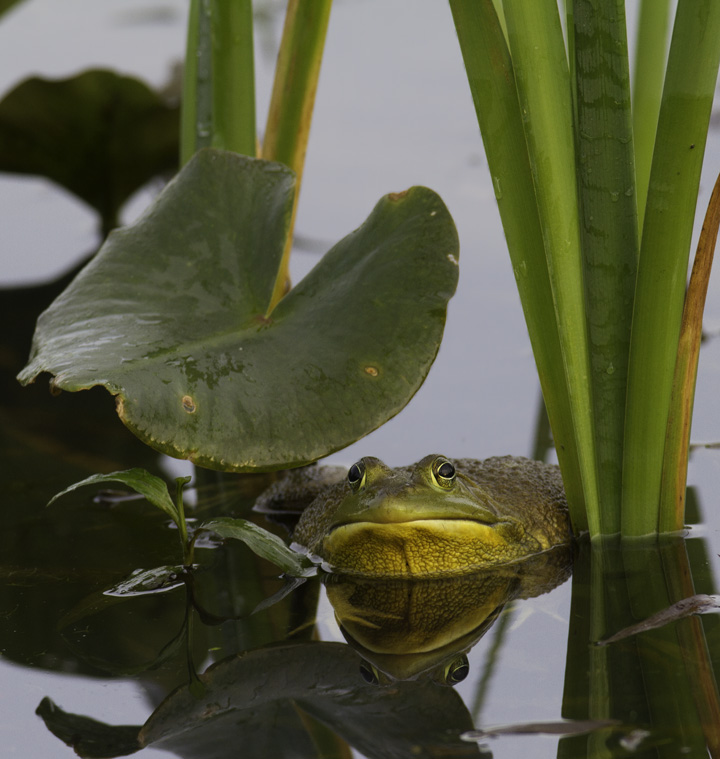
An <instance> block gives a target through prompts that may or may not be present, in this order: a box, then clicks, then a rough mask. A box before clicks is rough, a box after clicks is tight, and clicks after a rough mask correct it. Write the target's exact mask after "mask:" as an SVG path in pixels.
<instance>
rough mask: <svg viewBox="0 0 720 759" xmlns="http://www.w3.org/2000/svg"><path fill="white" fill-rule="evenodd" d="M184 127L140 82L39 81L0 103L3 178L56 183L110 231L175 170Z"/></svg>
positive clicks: (89, 76)
mask: <svg viewBox="0 0 720 759" xmlns="http://www.w3.org/2000/svg"><path fill="white" fill-rule="evenodd" d="M178 126H179V115H178V108H177V107H176V106H171V105H168V104H167V103H166V102H165V101H164V100H163V98H162V97H161V96H160V95H159V94H158V93H157V92H154V91H153V90H151V89H150V88H149V87H148V86H147V85H146V84H144V83H143V82H140V81H139V80H137V79H133V78H130V77H125V76H120V75H118V74H116V73H114V72H112V71H102V70H98V71H86V72H84V73H82V74H78V75H77V76H74V77H71V78H69V79H62V80H48V79H42V78H39V77H33V78H31V79H27V80H25V81H24V82H22V83H21V84H19V85H18V86H17V87H15V89H13V90H12V91H11V92H10V93H8V94H7V95H6V96H5V98H4V99H3V101H2V102H0V171H10V172H16V173H22V174H39V175H41V176H45V177H47V178H48V179H52V180H53V181H54V182H57V183H58V184H59V185H61V186H62V187H64V188H65V189H67V190H69V191H70V192H72V193H74V194H75V195H77V196H78V197H79V198H81V199H82V200H84V201H85V202H86V203H88V204H89V205H90V206H92V207H93V208H95V209H96V210H97V211H98V213H99V214H100V215H101V216H102V218H103V220H104V224H105V227H106V228H109V227H111V226H112V225H113V224H114V222H115V218H116V216H117V213H118V211H119V209H120V207H121V206H122V204H123V203H124V202H125V201H126V200H127V199H128V198H129V197H130V195H132V193H134V192H135V191H137V190H138V189H139V188H140V187H142V186H143V185H144V184H146V183H147V182H148V181H149V180H150V179H152V178H153V177H154V176H157V175H159V174H163V173H166V172H172V171H174V170H175V168H176V167H177V156H178Z"/></svg>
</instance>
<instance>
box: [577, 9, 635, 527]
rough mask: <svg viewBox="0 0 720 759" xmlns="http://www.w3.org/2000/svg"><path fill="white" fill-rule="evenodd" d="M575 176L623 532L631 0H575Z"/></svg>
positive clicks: (597, 395) (596, 372) (596, 388)
mask: <svg viewBox="0 0 720 759" xmlns="http://www.w3.org/2000/svg"><path fill="white" fill-rule="evenodd" d="M574 18H575V34H574V39H575V70H576V93H577V94H576V104H577V106H576V108H577V128H576V134H577V150H578V154H577V181H578V196H579V202H580V210H581V216H580V219H581V221H580V231H581V239H582V250H583V257H584V263H585V271H584V273H585V293H586V309H587V323H588V334H589V338H590V345H591V346H592V351H591V369H592V374H591V382H592V400H593V415H594V418H595V453H596V457H597V473H598V489H599V496H600V506H601V509H602V514H603V518H602V529H603V532H604V533H605V534H611V533H616V532H620V501H621V492H622V447H623V437H624V425H625V391H626V381H627V364H628V352H629V347H630V324H631V319H632V299H633V293H634V290H635V273H636V268H637V255H638V247H639V243H638V228H637V211H636V205H635V168H634V164H633V142H632V119H631V112H630V111H631V109H630V71H629V65H628V52H627V38H626V31H625V2H624V0H575V14H574Z"/></svg>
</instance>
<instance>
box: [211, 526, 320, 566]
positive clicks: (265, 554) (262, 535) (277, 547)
mask: <svg viewBox="0 0 720 759" xmlns="http://www.w3.org/2000/svg"><path fill="white" fill-rule="evenodd" d="M200 529H201V530H210V531H212V532H214V533H216V534H217V535H219V536H220V537H221V538H233V539H234V540H241V541H242V542H243V543H245V545H247V546H248V547H249V548H250V549H251V550H252V551H253V553H256V554H257V555H258V556H262V558H263V559H267V560H268V561H271V562H272V563H273V564H275V566H277V567H280V569H282V571H283V572H286V573H287V574H289V575H293V576H294V577H308V576H309V575H311V574H314V573H315V565H314V564H313V563H312V562H311V561H310V560H309V559H308V558H306V557H305V556H302V555H301V554H298V553H295V551H292V550H291V549H290V548H288V547H287V546H286V545H285V543H283V541H282V540H281V539H280V538H279V537H278V536H277V535H273V533H271V532H268V531H267V530H264V529H263V528H262V527H258V526H257V525H256V524H253V523H252V522H248V521H247V519H232V518H231V517H219V518H218V519H211V520H210V521H209V522H203V524H201V525H200Z"/></svg>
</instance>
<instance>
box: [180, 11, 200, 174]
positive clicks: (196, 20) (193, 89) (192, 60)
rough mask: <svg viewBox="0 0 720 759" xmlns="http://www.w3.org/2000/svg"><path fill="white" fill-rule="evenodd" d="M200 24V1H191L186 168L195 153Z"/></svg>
mask: <svg viewBox="0 0 720 759" xmlns="http://www.w3.org/2000/svg"><path fill="white" fill-rule="evenodd" d="M199 24H200V0H191V2H190V14H189V18H188V31H187V43H186V45H185V51H186V52H185V69H184V72H183V91H182V108H181V110H180V166H184V165H185V164H186V163H187V162H188V161H189V160H190V158H191V157H192V155H193V153H194V152H195V138H196V132H195V130H196V124H197V84H198V56H197V47H198V28H199Z"/></svg>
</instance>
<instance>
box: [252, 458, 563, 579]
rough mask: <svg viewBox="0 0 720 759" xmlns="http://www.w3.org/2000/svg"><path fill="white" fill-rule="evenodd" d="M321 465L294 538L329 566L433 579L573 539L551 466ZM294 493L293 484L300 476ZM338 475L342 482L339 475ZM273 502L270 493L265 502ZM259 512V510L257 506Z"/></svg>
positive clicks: (513, 461)
mask: <svg viewBox="0 0 720 759" xmlns="http://www.w3.org/2000/svg"><path fill="white" fill-rule="evenodd" d="M322 469H323V468H322V467H320V468H315V471H314V473H313V474H312V475H310V478H309V482H310V486H311V491H312V493H313V495H314V496H315V497H314V500H312V502H311V503H310V505H309V506H307V508H306V509H305V510H304V511H303V513H302V515H301V517H300V520H299V521H298V523H297V526H296V528H295V531H294V533H293V543H294V545H295V546H296V547H297V548H299V549H300V550H303V551H305V552H308V553H310V554H311V555H314V556H317V557H320V559H321V560H322V561H323V562H324V564H325V566H326V568H328V569H330V570H331V571H334V572H337V573H342V574H348V575H353V576H357V577H366V578H385V579H387V578H397V579H412V578H436V577H450V576H458V575H463V574H467V573H469V572H473V571H477V570H478V569H483V568H486V567H497V566H502V565H506V564H511V563H514V562H518V561H522V560H523V559H526V558H527V557H529V556H532V555H534V554H538V553H541V552H543V551H547V550H549V549H551V548H552V547H554V546H558V545H566V544H568V543H569V542H570V540H571V530H570V521H569V518H568V509H567V502H566V499H565V494H564V490H563V484H562V478H561V476H560V470H559V468H558V467H557V466H554V465H550V464H544V463H541V462H538V461H532V460H530V459H526V458H521V457H513V456H502V457H494V458H489V459H485V460H483V461H478V460H474V459H456V460H453V459H450V458H447V457H446V456H442V455H439V454H431V455H429V456H425V457H424V458H422V459H421V460H420V461H418V462H417V463H416V464H413V465H411V466H405V467H399V468H391V467H389V466H387V465H386V464H384V463H383V462H382V461H380V459H377V458H374V457H371V456H366V457H364V458H362V459H360V460H359V461H358V462H356V463H355V464H353V465H352V466H351V467H350V468H349V469H348V470H347V474H345V475H342V474H340V472H339V471H338V469H337V468H333V470H332V471H331V473H330V475H329V481H330V482H331V483H332V484H329V485H326V484H325V480H324V479H323V476H322ZM294 476H295V481H294V483H293V484H291V486H290V490H295V491H297V490H299V489H300V488H299V487H298V485H299V479H298V478H299V477H302V475H297V474H296V475H294ZM340 477H342V479H340ZM272 501H277V492H276V493H275V494H273V493H269V494H268V496H267V497H266V499H265V501H264V504H265V505H267V504H268V503H269V502H272ZM261 510H264V509H263V508H262V505H261Z"/></svg>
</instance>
